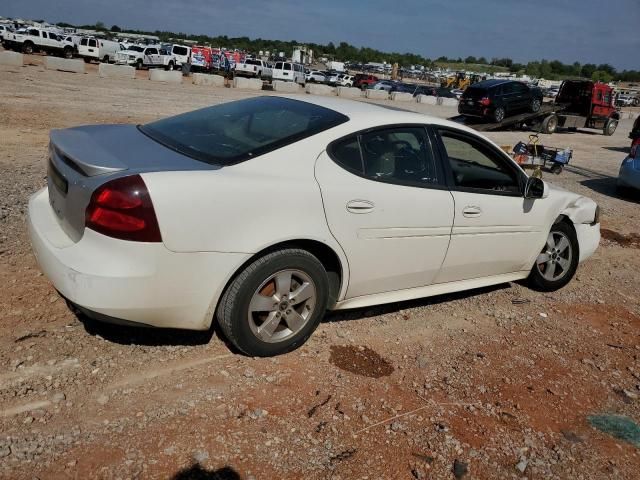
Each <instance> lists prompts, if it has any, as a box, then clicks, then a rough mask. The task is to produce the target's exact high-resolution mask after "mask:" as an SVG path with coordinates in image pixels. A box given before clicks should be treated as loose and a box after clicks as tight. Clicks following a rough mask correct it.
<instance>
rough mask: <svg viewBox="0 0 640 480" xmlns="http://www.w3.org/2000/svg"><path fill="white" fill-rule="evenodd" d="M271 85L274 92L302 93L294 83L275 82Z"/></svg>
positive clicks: (300, 88)
mask: <svg viewBox="0 0 640 480" xmlns="http://www.w3.org/2000/svg"><path fill="white" fill-rule="evenodd" d="M272 85H273V89H274V90H275V91H276V92H287V93H300V92H301V91H302V87H301V86H300V85H298V84H297V83H295V82H283V81H280V80H276V81H274V82H273V84H272Z"/></svg>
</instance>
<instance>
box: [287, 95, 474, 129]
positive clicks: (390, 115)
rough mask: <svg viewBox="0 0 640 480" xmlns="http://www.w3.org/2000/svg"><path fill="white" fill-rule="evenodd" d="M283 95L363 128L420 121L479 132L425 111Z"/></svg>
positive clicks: (317, 96)
mask: <svg viewBox="0 0 640 480" xmlns="http://www.w3.org/2000/svg"><path fill="white" fill-rule="evenodd" d="M283 97H285V98H288V99H290V100H297V101H299V102H306V103H310V104H313V105H317V106H319V107H324V108H328V109H329V110H333V111H335V112H338V113H341V114H343V115H346V116H347V117H349V122H348V123H356V124H361V125H363V128H371V127H373V126H378V125H380V126H383V125H389V124H396V123H397V124H401V123H405V124H411V123H420V124H430V125H441V126H445V127H452V128H456V129H458V130H463V131H467V132H471V133H474V134H475V135H477V132H476V131H475V130H472V129H470V128H469V127H466V126H464V125H461V124H459V123H456V122H452V121H450V120H444V119H442V118H438V117H433V116H431V115H425V114H423V113H417V112H412V111H409V110H403V109H401V108H397V107H390V106H386V105H377V104H375V103H368V102H363V101H357V100H346V99H344V98H339V97H324V96H319V95H307V96H304V97H302V98H301V97H300V96H299V95H283Z"/></svg>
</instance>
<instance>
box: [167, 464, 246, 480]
mask: <svg viewBox="0 0 640 480" xmlns="http://www.w3.org/2000/svg"><path fill="white" fill-rule="evenodd" d="M241 478H242V477H240V474H239V473H238V472H237V471H236V470H235V469H234V468H232V467H229V466H226V467H222V468H218V469H216V470H207V469H206V468H203V467H202V466H201V465H200V464H199V463H194V464H193V465H191V466H190V467H185V468H183V469H182V470H179V471H177V472H176V473H175V474H174V475H173V476H172V477H171V480H241Z"/></svg>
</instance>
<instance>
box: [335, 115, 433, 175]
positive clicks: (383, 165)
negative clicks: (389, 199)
mask: <svg viewBox="0 0 640 480" xmlns="http://www.w3.org/2000/svg"><path fill="white" fill-rule="evenodd" d="M331 155H332V157H333V158H334V160H335V161H336V162H337V163H338V164H339V165H341V166H343V167H345V168H347V169H348V170H352V171H354V172H356V173H358V174H360V175H363V176H365V177H367V178H370V179H372V180H378V181H382V182H390V183H401V184H406V185H416V186H426V185H435V184H438V181H439V176H438V172H437V168H436V162H435V159H434V157H433V155H432V152H431V145H430V143H429V139H428V137H427V135H426V132H425V130H424V129H423V128H420V127H405V128H394V129H385V130H376V131H373V132H367V133H364V134H362V135H359V136H358V137H357V138H353V137H352V138H350V139H348V140H343V141H341V142H339V143H336V144H334V145H333V146H332V147H331Z"/></svg>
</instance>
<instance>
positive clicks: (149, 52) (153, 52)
mask: <svg viewBox="0 0 640 480" xmlns="http://www.w3.org/2000/svg"><path fill="white" fill-rule="evenodd" d="M157 54H158V50H157V49H155V48H147V51H146V52H145V55H157Z"/></svg>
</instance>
